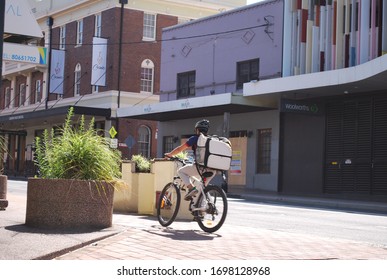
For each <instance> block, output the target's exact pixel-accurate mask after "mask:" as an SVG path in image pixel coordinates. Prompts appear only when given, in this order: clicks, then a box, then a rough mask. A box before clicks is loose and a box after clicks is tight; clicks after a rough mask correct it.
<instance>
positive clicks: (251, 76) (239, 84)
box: [236, 58, 260, 89]
mask: <svg viewBox="0 0 387 280" xmlns="http://www.w3.org/2000/svg"><path fill="white" fill-rule="evenodd" d="M253 63H256V64H257V67H256V68H257V72H253ZM243 66H247V67H248V72H247V73H241V71H242V70H243V69H241V68H242V67H243ZM259 66H260V61H259V58H255V59H250V60H245V61H239V62H237V73H236V76H237V77H236V89H243V84H244V83H248V82H250V81H254V80H256V81H258V80H259ZM243 76H247V77H243Z"/></svg>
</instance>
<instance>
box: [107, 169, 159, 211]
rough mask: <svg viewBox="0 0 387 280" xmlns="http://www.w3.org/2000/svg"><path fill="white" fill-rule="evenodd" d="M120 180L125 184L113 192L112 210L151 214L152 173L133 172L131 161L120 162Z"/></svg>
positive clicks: (152, 206)
mask: <svg viewBox="0 0 387 280" xmlns="http://www.w3.org/2000/svg"><path fill="white" fill-rule="evenodd" d="M122 180H123V181H124V182H125V184H126V186H125V187H121V188H119V189H117V190H116V193H115V194H114V211H117V212H126V213H138V214H144V215H149V214H150V215H151V214H153V208H154V200H153V199H154V175H153V174H152V173H138V172H135V165H134V163H133V162H123V163H122Z"/></svg>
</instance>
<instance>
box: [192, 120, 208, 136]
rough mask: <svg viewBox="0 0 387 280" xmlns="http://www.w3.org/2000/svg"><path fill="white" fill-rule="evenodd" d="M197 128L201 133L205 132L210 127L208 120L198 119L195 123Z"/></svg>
mask: <svg viewBox="0 0 387 280" xmlns="http://www.w3.org/2000/svg"><path fill="white" fill-rule="evenodd" d="M196 128H197V129H199V131H200V132H202V133H207V132H208V130H209V129H210V121H209V120H201V121H198V122H197V123H196V124H195V129H196Z"/></svg>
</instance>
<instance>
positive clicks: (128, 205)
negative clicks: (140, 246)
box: [114, 159, 192, 219]
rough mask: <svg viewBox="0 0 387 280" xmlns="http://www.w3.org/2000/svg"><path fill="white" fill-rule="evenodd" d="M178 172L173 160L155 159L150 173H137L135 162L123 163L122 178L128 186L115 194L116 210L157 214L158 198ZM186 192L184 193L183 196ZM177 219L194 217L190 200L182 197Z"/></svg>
mask: <svg viewBox="0 0 387 280" xmlns="http://www.w3.org/2000/svg"><path fill="white" fill-rule="evenodd" d="M175 174H176V165H175V164H174V163H173V162H171V161H165V160H157V159H156V160H155V161H154V162H152V166H151V172H150V173H136V172H135V167H134V163H133V162H130V161H129V162H123V163H122V180H123V181H124V182H125V183H126V185H127V187H126V188H120V189H117V190H116V192H115V194H114V211H118V212H124V213H138V214H144V215H154V216H155V215H156V199H157V197H158V194H159V192H161V190H162V189H163V188H164V186H165V185H166V184H167V183H168V182H171V180H172V179H173V176H175ZM183 196H184V193H182V197H183ZM177 219H192V215H191V213H189V211H188V202H187V201H185V200H184V199H182V201H181V205H180V211H179V214H178V216H177Z"/></svg>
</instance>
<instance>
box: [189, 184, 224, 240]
mask: <svg viewBox="0 0 387 280" xmlns="http://www.w3.org/2000/svg"><path fill="white" fill-rule="evenodd" d="M204 194H205V195H201V196H200V197H199V200H198V207H200V208H203V209H205V210H203V211H199V213H197V214H198V216H197V218H196V221H197V222H198V224H199V226H200V228H201V229H202V230H203V231H205V232H210V233H211V232H215V231H217V230H218V229H220V227H221V226H222V225H223V223H224V221H225V220H226V216H227V209H228V203H227V196H226V194H225V193H224V191H223V190H222V188H220V187H218V186H214V185H208V186H207V187H206V188H205V190H204Z"/></svg>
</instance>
